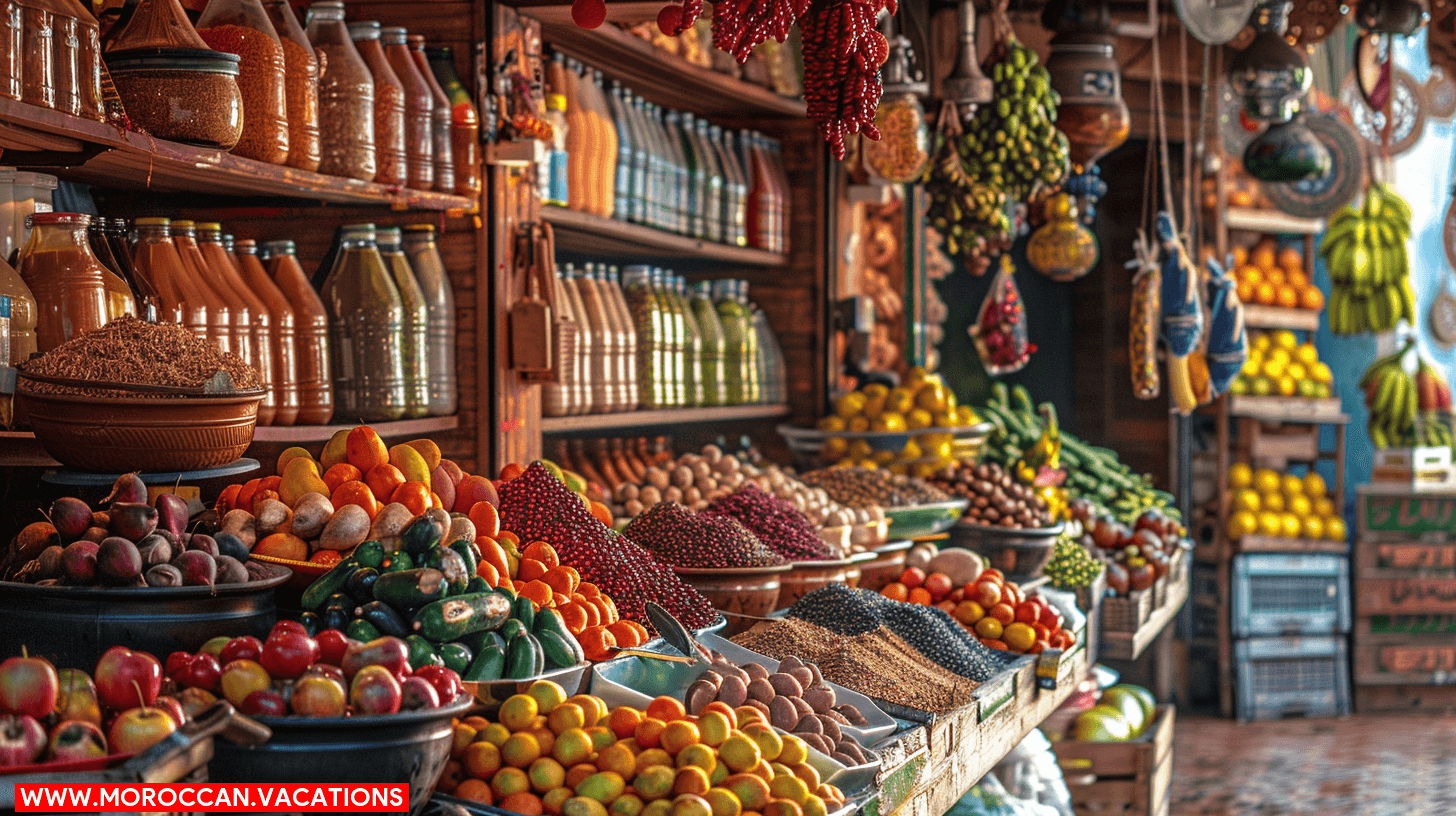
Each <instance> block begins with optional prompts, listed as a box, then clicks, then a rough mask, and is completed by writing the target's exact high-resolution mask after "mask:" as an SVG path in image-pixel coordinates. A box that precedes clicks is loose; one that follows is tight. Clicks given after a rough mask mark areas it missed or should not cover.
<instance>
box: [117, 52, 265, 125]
mask: <svg viewBox="0 0 1456 816" xmlns="http://www.w3.org/2000/svg"><path fill="white" fill-rule="evenodd" d="M106 62H107V70H108V71H109V72H110V73H111V81H112V84H113V85H114V86H115V87H116V94H117V96H118V97H120V98H121V103H122V105H123V106H125V108H126V115H127V117H128V118H130V119H131V121H132V124H133V125H135V126H136V127H137V129H139V130H141V131H142V132H143V133H147V134H150V135H152V136H156V137H157V138H158V139H168V140H171V141H174V142H182V143H183V144H194V145H201V146H203V147H215V148H218V149H219V150H229V149H231V148H232V147H233V146H234V145H236V144H238V140H239V139H240V138H242V135H243V94H242V91H241V90H240V89H239V87H238V72H239V68H238V62H239V58H238V56H237V55H236V54H229V53H226V52H223V51H212V50H194V49H180V48H179V49H169V50H166V51H153V52H138V51H125V52H111V53H110V54H108V55H107V58H106Z"/></svg>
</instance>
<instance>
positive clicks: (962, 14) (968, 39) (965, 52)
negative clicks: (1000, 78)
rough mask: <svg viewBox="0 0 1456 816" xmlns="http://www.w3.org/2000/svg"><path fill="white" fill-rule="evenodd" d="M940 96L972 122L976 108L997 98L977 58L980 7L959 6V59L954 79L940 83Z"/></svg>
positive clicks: (967, 1)
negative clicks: (977, 21)
mask: <svg viewBox="0 0 1456 816" xmlns="http://www.w3.org/2000/svg"><path fill="white" fill-rule="evenodd" d="M940 97H941V99H943V100H945V101H946V102H952V103H954V104H955V106H956V108H958V109H959V110H960V112H961V115H962V116H964V117H966V118H967V119H969V118H970V117H971V114H973V113H975V112H976V106H977V105H981V104H983V103H986V102H990V101H991V100H992V99H993V98H994V88H993V86H992V84H991V80H990V79H988V78H987V77H986V75H985V74H983V73H981V66H980V62H979V61H978V60H977V59H976V4H975V1H974V0H960V3H959V4H958V5H957V6H956V57H955V67H954V68H953V69H951V72H950V76H948V77H946V78H945V79H944V80H942V81H941V83H940Z"/></svg>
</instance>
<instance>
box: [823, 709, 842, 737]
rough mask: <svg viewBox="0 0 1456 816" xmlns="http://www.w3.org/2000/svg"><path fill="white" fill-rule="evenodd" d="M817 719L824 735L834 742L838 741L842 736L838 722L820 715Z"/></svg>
mask: <svg viewBox="0 0 1456 816" xmlns="http://www.w3.org/2000/svg"><path fill="white" fill-rule="evenodd" d="M818 719H819V727H820V728H821V729H822V730H823V731H824V736H826V737H828V738H829V739H831V740H834V741H835V742H839V741H840V739H842V738H843V737H844V732H842V731H840V730H839V723H837V722H835V721H834V720H831V719H829V718H828V717H825V716H822V715H820V716H819V717H818Z"/></svg>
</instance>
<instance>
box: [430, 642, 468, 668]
mask: <svg viewBox="0 0 1456 816" xmlns="http://www.w3.org/2000/svg"><path fill="white" fill-rule="evenodd" d="M435 653H436V654H438V655H439V656H440V659H441V660H443V661H445V668H447V669H450V670H451V671H453V672H455V673H456V674H464V673H465V671H466V670H467V669H469V668H470V661H471V660H474V659H475V655H473V654H471V652H470V648H469V647H467V646H466V645H465V644H464V643H442V644H440V648H438V649H436V650H435Z"/></svg>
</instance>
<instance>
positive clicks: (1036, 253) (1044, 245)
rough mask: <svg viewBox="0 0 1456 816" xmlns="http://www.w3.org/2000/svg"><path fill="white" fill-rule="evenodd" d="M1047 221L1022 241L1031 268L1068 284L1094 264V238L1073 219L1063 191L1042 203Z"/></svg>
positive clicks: (1074, 214) (1073, 211) (1071, 205)
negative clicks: (1044, 205)
mask: <svg viewBox="0 0 1456 816" xmlns="http://www.w3.org/2000/svg"><path fill="white" fill-rule="evenodd" d="M1046 216H1047V222H1046V223H1045V224H1043V225H1041V226H1040V227H1038V228H1037V229H1036V231H1035V232H1033V233H1032V234H1031V238H1029V239H1027V242H1026V259H1027V260H1028V261H1030V262H1031V268H1032V269H1035V270H1036V271H1038V272H1040V273H1042V274H1043V275H1046V276H1047V277H1049V278H1051V279H1052V280H1054V281H1061V282H1062V283H1070V282H1071V281H1074V280H1076V279H1077V278H1080V277H1082V276H1083V275H1085V274H1087V272H1088V271H1090V270H1091V269H1092V267H1093V266H1094V265H1096V263H1097V238H1096V237H1095V236H1094V235H1093V234H1092V232H1091V230H1088V229H1087V228H1086V227H1084V226H1082V224H1081V223H1080V222H1079V221H1078V220H1077V205H1076V203H1074V202H1073V201H1072V196H1071V195H1069V194H1067V193H1057V194H1056V195H1054V196H1052V197H1051V199H1050V200H1049V201H1047V204H1046Z"/></svg>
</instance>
